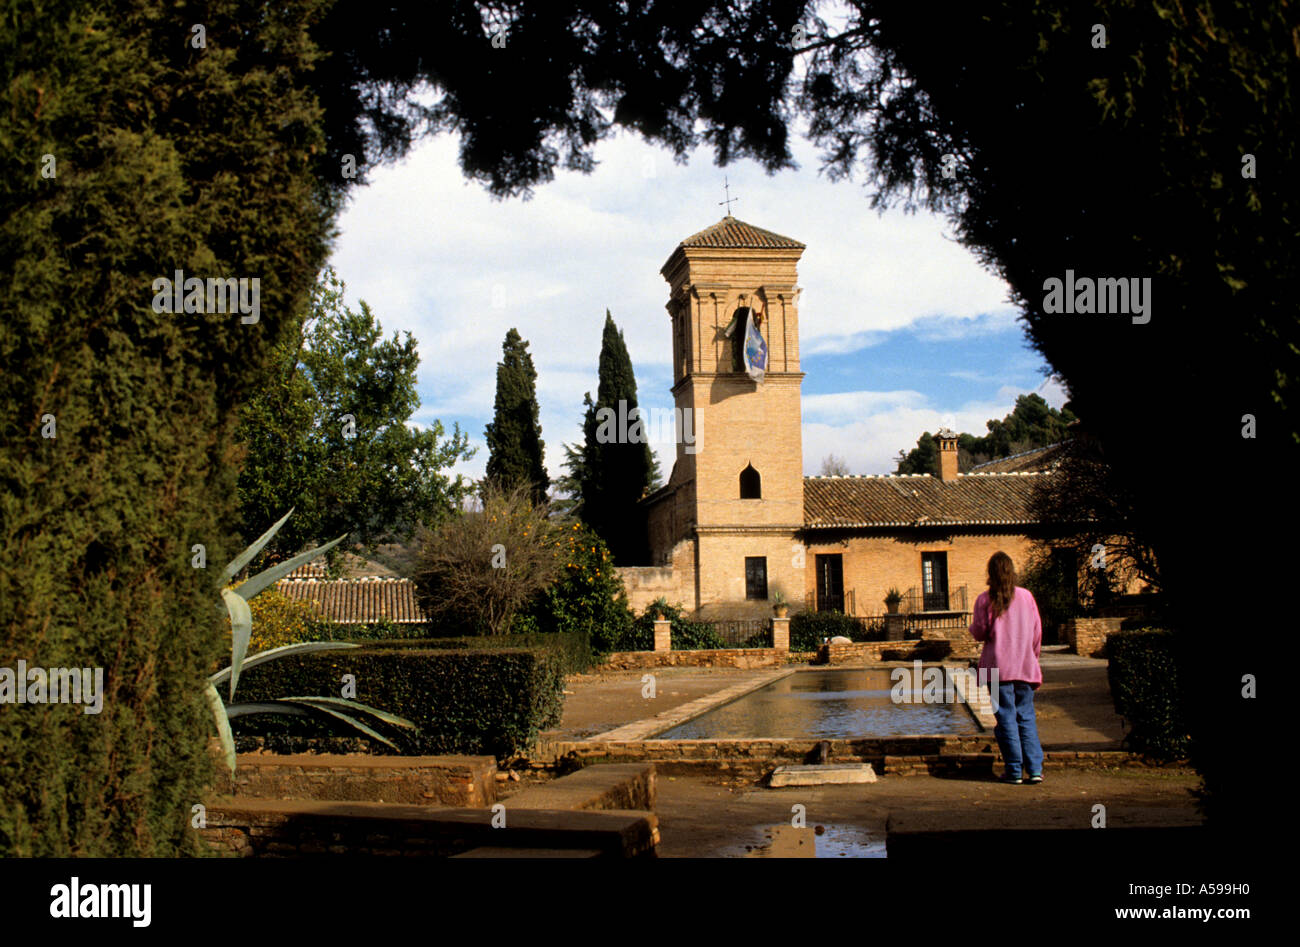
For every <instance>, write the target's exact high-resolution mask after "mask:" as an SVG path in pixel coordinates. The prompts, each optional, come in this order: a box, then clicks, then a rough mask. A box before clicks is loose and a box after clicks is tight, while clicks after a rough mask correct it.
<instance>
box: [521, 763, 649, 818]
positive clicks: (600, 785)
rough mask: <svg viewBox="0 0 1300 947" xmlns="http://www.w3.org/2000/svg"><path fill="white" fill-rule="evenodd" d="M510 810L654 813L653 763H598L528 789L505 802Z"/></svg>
mask: <svg viewBox="0 0 1300 947" xmlns="http://www.w3.org/2000/svg"><path fill="white" fill-rule="evenodd" d="M506 805H507V806H508V807H509V808H510V809H583V810H598V809H641V810H645V811H650V812H652V811H654V807H655V766H654V764H653V763H597V764H595V765H593V766H588V767H586V768H584V769H581V770H579V771H578V772H576V773H570V774H569V775H568V776H561V777H560V778H559V779H555V780H552V781H550V782H547V783H542V784H541V785H539V786H534V787H532V788H531V789H525V790H523V791H522V792H519V793H516V794H515V795H513V796H511V797H509V798H508V799H507V800H506Z"/></svg>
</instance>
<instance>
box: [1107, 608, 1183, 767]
mask: <svg viewBox="0 0 1300 947" xmlns="http://www.w3.org/2000/svg"><path fill="white" fill-rule="evenodd" d="M1178 643H1179V639H1178V637H1177V635H1176V634H1175V633H1174V632H1172V631H1166V630H1161V629H1150V628H1144V629H1141V630H1138V631H1120V632H1116V633H1114V634H1111V635H1108V636H1107V637H1106V655H1107V657H1108V658H1109V661H1110V666H1109V668H1108V670H1107V677H1108V678H1109V680H1110V693H1111V698H1112V699H1113V700H1114V702H1115V712H1116V713H1118V714H1119V715H1120V716H1121V717H1123V718H1125V719H1126V720H1128V721H1129V723H1130V724H1132V730H1131V731H1130V732H1129V734H1128V736H1127V737H1125V743H1126V745H1127V746H1128V747H1129V749H1131V750H1134V751H1136V752H1139V753H1145V754H1148V755H1150V756H1154V757H1157V758H1160V759H1185V758H1186V757H1187V755H1188V753H1189V751H1190V742H1189V738H1188V736H1187V724H1186V719H1187V718H1186V714H1185V711H1184V708H1183V694H1182V691H1181V688H1180V687H1179V674H1178Z"/></svg>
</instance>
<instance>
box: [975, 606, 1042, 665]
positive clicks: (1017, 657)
mask: <svg viewBox="0 0 1300 947" xmlns="http://www.w3.org/2000/svg"><path fill="white" fill-rule="evenodd" d="M970 633H971V636H972V637H973V638H974V639H975V640H976V641H983V642H984V650H983V651H982V652H981V653H980V663H979V666H980V667H982V668H990V669H991V668H997V669H998V682H999V683H1002V684H1005V683H1007V682H1008V681H1025V682H1027V683H1029V684H1033V685H1034V688H1035V689H1037V688H1038V685H1039V684H1041V683H1043V669H1042V668H1041V667H1039V665H1038V652H1039V648H1040V647H1041V646H1042V643H1043V623H1042V620H1041V619H1040V618H1039V617H1038V603H1037V602H1035V601H1034V596H1033V595H1031V594H1030V592H1029V590H1028V589H1022V588H1020V587H1019V586H1016V591H1015V594H1014V595H1013V596H1012V597H1011V604H1010V605H1008V606H1007V610H1006V611H1005V612H1003V613H1002V614H1001V615H999V616H998V617H997V620H996V621H994V622H993V623H992V627H990V623H989V593H988V592H983V593H981V594H980V597H979V598H977V599H976V600H975V610H974V612H973V614H972V615H971V623H970Z"/></svg>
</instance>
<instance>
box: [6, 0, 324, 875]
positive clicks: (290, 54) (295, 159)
mask: <svg viewBox="0 0 1300 947" xmlns="http://www.w3.org/2000/svg"><path fill="white" fill-rule="evenodd" d="M316 10H317V5H316V4H315V3H312V2H300V0H286V2H284V3H280V4H277V5H276V6H275V7H274V8H268V7H266V6H264V5H262V4H259V3H253V2H220V0H218V2H213V3H208V4H206V5H205V6H204V10H203V15H202V17H201V20H202V22H203V24H204V25H205V27H206V48H205V49H200V48H195V47H194V46H192V45H191V42H190V40H191V36H192V34H191V31H190V26H191V24H193V23H194V22H195V21H196V20H197V19H200V18H199V17H196V16H194V15H191V14H189V13H186V14H185V15H184V16H181V15H174V14H175V11H174V10H172V9H171V8H164V7H163V6H162V5H160V4H157V3H152V2H142V3H137V2H129V0H127V2H123V3H119V4H115V5H114V6H113V7H112V8H111V9H108V8H100V7H98V6H95V5H89V4H80V3H60V2H56V3H52V4H38V5H24V6H23V7H22V8H21V10H19V9H17V8H16V7H7V8H6V10H5V14H4V18H3V22H4V25H3V26H2V27H0V88H2V89H3V90H4V92H3V96H4V100H5V105H4V109H3V117H0V140H2V141H3V143H4V147H3V148H0V163H2V164H3V173H2V174H0V285H3V286H4V291H3V292H2V293H0V364H2V365H3V366H4V367H3V370H0V407H2V410H0V668H7V669H16V668H17V662H18V661H19V660H24V661H26V662H27V664H28V666H29V667H42V668H47V667H68V668H81V667H91V668H94V667H100V668H102V669H103V674H104V693H103V694H102V698H103V705H102V711H101V712H100V713H98V714H87V713H83V707H82V706H80V705H77V704H71V703H66V704H48V705H47V704H27V705H13V704H5V705H3V706H2V707H0V855H7V856H22V855H35V856H126V855H134V856H169V855H177V854H184V853H188V852H193V851H195V850H196V843H197V833H195V832H194V831H193V830H192V829H191V828H190V819H191V811H190V807H191V806H192V805H193V804H194V803H196V802H198V801H200V800H202V799H203V798H204V795H205V786H207V785H209V777H210V774H211V761H210V759H209V757H208V755H207V741H208V738H209V735H215V730H214V728H213V725H212V720H211V717H210V715H209V713H208V711H207V709H206V707H205V705H204V700H203V690H202V689H203V684H204V682H205V678H206V676H207V675H208V674H209V673H211V672H212V671H213V670H215V665H216V662H217V660H218V659H219V658H220V656H221V655H222V653H223V652H224V653H227V654H228V653H229V637H228V632H227V631H225V629H224V625H225V623H224V622H223V620H222V616H221V613H220V611H219V610H218V604H219V602H220V595H219V589H220V575H221V573H220V567H221V566H222V565H224V564H225V562H226V561H227V560H228V559H229V558H230V557H231V556H233V555H234V554H236V553H237V552H238V551H239V549H240V548H241V547H240V546H239V545H238V539H237V535H236V526H237V523H236V520H235V517H234V516H233V513H234V507H235V503H234V501H235V474H236V468H235V466H234V465H233V463H232V436H233V431H234V426H235V421H236V412H235V409H236V406H237V405H238V403H239V401H240V400H241V398H242V397H243V396H245V395H246V394H247V393H248V392H249V391H250V390H251V389H252V388H253V387H254V386H255V385H257V384H258V383H259V382H260V379H261V377H262V369H263V366H264V364H265V362H266V360H267V356H268V354H269V353H270V351H271V350H272V348H273V347H274V346H275V345H276V344H277V343H278V342H280V341H281V340H283V338H284V337H285V333H286V332H287V331H289V330H290V328H291V326H292V325H293V316H294V313H296V312H298V311H300V307H301V306H302V304H303V303H304V301H305V299H306V296H307V293H308V290H309V289H310V288H311V285H312V282H313V279H314V276H315V273H316V271H317V270H318V269H319V268H320V266H321V264H322V263H323V262H324V257H325V251H326V238H327V228H328V221H329V218H330V215H331V214H332V212H333V209H334V207H333V205H332V204H331V203H329V202H327V201H326V200H324V196H325V195H323V193H322V192H321V191H320V189H319V188H318V187H317V184H316V182H315V180H314V179H313V176H312V174H311V167H312V162H313V160H314V159H313V157H312V151H313V149H314V150H315V151H317V152H320V151H322V150H323V146H324V138H323V136H322V134H321V131H320V127H319V124H318V123H319V119H320V112H319V110H318V108H317V104H316V102H315V99H314V96H313V95H312V94H311V92H310V91H309V89H308V88H307V86H306V84H305V79H306V77H307V72H308V69H309V66H310V63H311V59H312V53H313V51H312V46H311V43H310V42H309V41H308V38H307V33H306V28H307V25H308V23H309V21H310V19H311V17H312V16H313V15H314V14H315V12H316ZM250 23H256V24H257V29H256V30H250V29H246V28H245V27H246V26H247V25H248V24H250ZM46 155H49V156H51V157H52V159H53V161H54V166H53V171H54V176H43V175H42V173H41V172H42V168H43V166H48V161H47V159H46V158H45V156H46ZM177 269H181V270H183V271H184V273H185V275H186V276H187V277H194V276H198V277H204V278H206V277H214V278H215V277H233V278H240V277H242V278H253V277H257V278H259V279H260V281H261V282H260V319H259V321H258V322H256V323H253V324H244V323H241V317H240V315H239V314H238V313H234V314H232V313H208V314H203V313H184V312H181V313H174V314H173V313H168V312H163V313H157V312H155V311H154V310H153V308H152V302H153V298H154V290H153V288H152V287H153V281H154V280H155V279H158V278H162V277H165V278H168V279H171V278H172V277H173V274H174V271H175V270H177ZM46 415H52V416H53V418H54V424H55V426H54V428H53V429H52V430H50V433H53V434H54V436H53V437H45V436H43V430H45V429H47V428H46V424H47V422H46V421H45V420H43V418H44V417H45V416H46ZM268 525H269V524H268ZM196 543H199V544H203V545H204V546H206V568H203V569H200V568H195V567H194V566H193V565H192V560H193V556H194V553H193V552H192V551H191V547H192V545H193V544H196Z"/></svg>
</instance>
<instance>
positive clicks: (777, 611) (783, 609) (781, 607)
mask: <svg viewBox="0 0 1300 947" xmlns="http://www.w3.org/2000/svg"><path fill="white" fill-rule="evenodd" d="M772 614H773V615H775V616H776V617H777V618H785V617H786V616H787V615H789V614H790V603H788V602H787V601H786V600H785V595H783V594H782V592H781V590H780V589H777V590H776V591H774V592H773V593H772Z"/></svg>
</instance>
